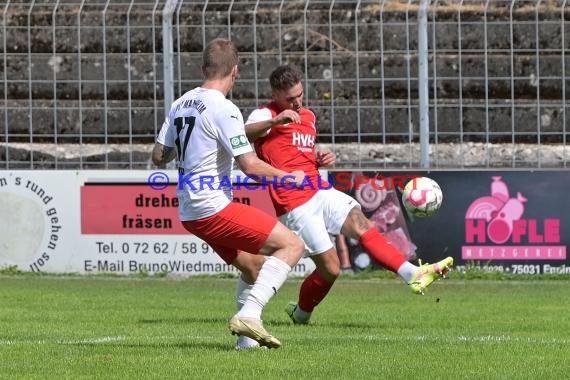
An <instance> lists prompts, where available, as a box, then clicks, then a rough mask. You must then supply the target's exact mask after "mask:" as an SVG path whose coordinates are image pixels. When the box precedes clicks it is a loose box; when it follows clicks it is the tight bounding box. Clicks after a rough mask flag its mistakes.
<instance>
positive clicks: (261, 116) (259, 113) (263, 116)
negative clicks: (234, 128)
mask: <svg viewBox="0 0 570 380" xmlns="http://www.w3.org/2000/svg"><path fill="white" fill-rule="evenodd" d="M271 119H272V117H271V110H270V109H269V108H258V109H255V110H253V111H252V112H251V113H250V114H249V117H248V118H247V121H246V122H245V125H248V124H253V123H259V122H261V121H266V120H271ZM270 131H271V128H269V129H267V130H266V131H265V132H263V133H262V134H261V137H263V136H267V135H268V134H269V132H270Z"/></svg>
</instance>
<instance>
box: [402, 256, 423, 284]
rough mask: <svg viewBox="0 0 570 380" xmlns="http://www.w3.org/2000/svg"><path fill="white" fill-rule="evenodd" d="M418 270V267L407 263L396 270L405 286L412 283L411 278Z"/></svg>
mask: <svg viewBox="0 0 570 380" xmlns="http://www.w3.org/2000/svg"><path fill="white" fill-rule="evenodd" d="M418 269H419V267H417V266H415V265H414V264H412V263H410V262H409V261H405V262H404V263H403V264H402V265H401V266H400V268H398V275H399V276H400V277H401V278H402V280H404V281H405V282H406V284H409V283H410V282H411V281H412V277H414V273H416V271H417V270H418Z"/></svg>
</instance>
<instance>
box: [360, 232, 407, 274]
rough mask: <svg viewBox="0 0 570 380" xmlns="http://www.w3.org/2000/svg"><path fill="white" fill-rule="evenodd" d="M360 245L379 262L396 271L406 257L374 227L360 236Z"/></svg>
mask: <svg viewBox="0 0 570 380" xmlns="http://www.w3.org/2000/svg"><path fill="white" fill-rule="evenodd" d="M360 245H361V246H362V248H364V250H365V251H366V252H368V254H369V255H370V256H371V257H372V259H374V260H375V261H376V262H378V264H380V265H382V266H383V267H384V268H386V269H389V270H391V271H392V272H394V273H396V272H397V271H398V269H400V267H401V266H402V264H403V263H404V262H406V261H407V260H406V257H405V256H404V255H403V254H402V252H400V251H399V250H398V248H396V247H394V245H393V244H392V243H390V242H389V241H388V239H386V238H385V237H384V236H382V234H380V232H378V230H377V229H376V228H374V227H372V228H371V229H369V230H368V231H366V232H365V233H364V234H362V236H361V237H360Z"/></svg>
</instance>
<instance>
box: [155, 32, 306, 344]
mask: <svg viewBox="0 0 570 380" xmlns="http://www.w3.org/2000/svg"><path fill="white" fill-rule="evenodd" d="M202 72H203V74H204V77H205V80H204V82H203V84H202V85H201V86H200V87H197V88H195V89H193V90H191V91H189V92H187V93H185V94H184V95H182V96H181V97H180V98H179V99H177V100H176V101H175V102H174V103H173V105H172V107H171V109H170V112H169V113H168V116H167V117H166V120H165V122H164V124H163V125H162V128H161V130H160V133H159V135H158V137H157V139H156V144H155V146H154V149H153V152H152V160H153V163H154V164H156V165H162V164H164V163H166V162H169V161H171V160H172V159H174V158H176V157H178V164H179V173H180V179H181V181H180V183H179V186H178V190H177V196H178V198H179V216H180V220H181V221H182V224H183V225H184V227H185V228H186V229H187V230H188V231H189V232H191V233H192V234H194V235H196V236H198V237H199V238H201V239H202V240H204V241H205V242H206V243H208V244H209V245H210V246H211V247H212V248H213V249H214V250H215V251H216V252H217V253H218V254H219V255H220V257H221V258H222V259H223V260H224V261H225V262H226V263H228V264H232V265H234V266H235V267H237V268H238V269H240V270H241V271H242V275H243V276H244V277H245V278H246V279H248V280H249V282H251V283H253V285H252V288H251V291H250V292H249V295H248V296H247V299H246V300H245V302H244V305H243V307H242V308H241V309H240V310H239V312H238V313H237V314H236V315H234V316H233V317H232V318H231V319H230V321H229V329H230V331H231V332H232V334H235V335H239V336H247V337H249V338H251V339H253V340H255V341H257V342H258V343H259V344H260V345H262V346H266V347H269V348H277V347H280V346H281V342H280V341H279V340H278V339H276V338H275V337H273V336H272V335H271V334H269V333H268V332H267V331H266V330H265V328H264V327H263V324H262V321H261V314H262V311H263V307H264V306H265V304H266V303H267V302H268V301H269V299H270V298H271V297H273V295H274V294H275V293H276V292H277V290H278V289H279V288H280V287H281V285H283V283H284V282H285V280H286V278H287V275H288V273H289V272H290V271H291V267H293V266H294V265H295V264H297V262H298V261H299V259H300V258H301V257H302V255H303V242H302V241H301V239H300V238H298V237H297V236H296V235H295V234H293V233H292V232H291V231H290V230H289V229H287V228H286V227H285V226H284V225H283V224H282V223H280V222H279V221H277V220H276V219H275V218H274V217H272V216H270V215H269V214H266V213H264V212H262V211H260V210H259V209H257V208H254V207H251V206H247V205H244V204H241V203H236V202H232V200H233V196H232V188H231V171H232V169H233V163H234V158H235V161H236V162H237V164H238V166H239V168H240V169H241V170H242V171H243V172H244V173H245V174H246V175H248V176H258V177H260V178H261V177H269V178H276V179H277V180H279V181H285V182H286V181H287V179H292V180H291V181H290V182H291V183H295V182H296V183H300V182H302V178H303V177H304V173H303V172H302V171H295V172H291V173H289V172H285V171H282V170H279V169H275V168H273V167H271V166H270V165H268V164H266V163H265V162H263V161H261V160H259V159H258V158H257V155H256V154H255V152H253V149H252V148H251V146H250V144H249V141H248V140H247V138H246V136H245V131H244V123H243V117H242V115H241V112H240V110H239V109H238V107H236V106H235V105H234V104H233V103H232V102H231V101H230V100H228V99H226V96H227V94H228V93H229V91H230V90H231V89H232V87H233V85H234V82H235V80H236V78H237V76H238V52H237V49H236V48H235V46H234V45H233V44H232V43H231V41H229V40H226V39H215V40H213V41H211V42H210V43H209V44H208V45H207V46H206V48H205V49H204V52H203V61H202ZM242 251H245V252H252V253H259V254H261V255H263V256H268V258H267V259H266V258H265V257H263V256H260V255H251V254H248V253H240V252H242ZM254 281H255V282H254Z"/></svg>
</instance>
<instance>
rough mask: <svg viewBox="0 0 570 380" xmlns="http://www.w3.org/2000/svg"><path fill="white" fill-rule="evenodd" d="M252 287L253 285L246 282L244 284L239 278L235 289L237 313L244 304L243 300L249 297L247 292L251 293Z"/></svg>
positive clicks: (241, 278)
mask: <svg viewBox="0 0 570 380" xmlns="http://www.w3.org/2000/svg"><path fill="white" fill-rule="evenodd" d="M252 287H253V285H250V284H248V283H247V282H245V281H244V280H243V277H242V276H239V278H238V283H237V288H236V307H237V311H240V310H241V308H242V306H243V304H244V303H245V300H246V299H247V296H249V292H250V291H251V288H252Z"/></svg>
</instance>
